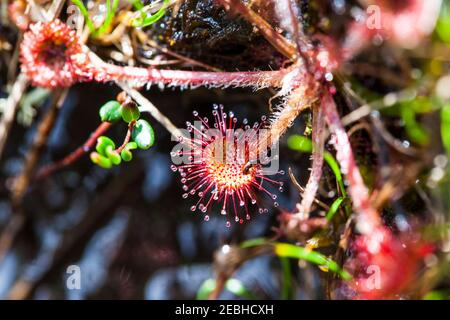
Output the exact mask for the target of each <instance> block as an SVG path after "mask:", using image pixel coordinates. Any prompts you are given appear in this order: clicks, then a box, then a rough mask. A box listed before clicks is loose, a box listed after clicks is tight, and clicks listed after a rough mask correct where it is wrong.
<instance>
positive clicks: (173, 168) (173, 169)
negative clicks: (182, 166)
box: [170, 164, 178, 172]
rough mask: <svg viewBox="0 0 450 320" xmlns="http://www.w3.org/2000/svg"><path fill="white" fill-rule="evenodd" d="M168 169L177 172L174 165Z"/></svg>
mask: <svg viewBox="0 0 450 320" xmlns="http://www.w3.org/2000/svg"><path fill="white" fill-rule="evenodd" d="M170 169H172V171H173V172H177V170H178V168H177V166H176V165H174V164H173V165H171V166H170Z"/></svg>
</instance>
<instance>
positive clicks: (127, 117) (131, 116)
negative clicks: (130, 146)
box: [120, 103, 141, 123]
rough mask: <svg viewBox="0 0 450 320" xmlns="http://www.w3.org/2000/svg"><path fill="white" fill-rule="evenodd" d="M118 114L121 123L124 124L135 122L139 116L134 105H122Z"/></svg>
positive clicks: (137, 109) (139, 113)
mask: <svg viewBox="0 0 450 320" xmlns="http://www.w3.org/2000/svg"><path fill="white" fill-rule="evenodd" d="M120 112H121V114H122V119H123V121H125V122H126V123H130V122H131V121H136V120H138V119H139V117H140V116H141V112H140V111H139V108H138V107H137V106H136V105H135V104H134V103H130V104H125V105H123V106H122V108H121V109H120Z"/></svg>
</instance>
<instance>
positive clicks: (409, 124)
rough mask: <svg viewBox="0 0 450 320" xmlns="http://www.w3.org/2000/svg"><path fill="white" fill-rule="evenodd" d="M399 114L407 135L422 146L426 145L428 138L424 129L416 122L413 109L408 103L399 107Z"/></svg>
mask: <svg viewBox="0 0 450 320" xmlns="http://www.w3.org/2000/svg"><path fill="white" fill-rule="evenodd" d="M401 115H402V120H403V122H404V123H405V129H406V133H407V134H408V136H409V137H410V138H411V139H412V140H413V141H414V142H416V143H418V144H420V145H422V146H424V145H428V144H429V142H430V138H429V136H428V133H427V132H426V131H425V129H424V128H423V127H422V126H421V125H420V124H419V123H418V122H417V120H416V112H415V110H414V109H413V108H412V107H410V106H409V105H404V106H402V108H401Z"/></svg>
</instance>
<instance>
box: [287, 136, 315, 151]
mask: <svg viewBox="0 0 450 320" xmlns="http://www.w3.org/2000/svg"><path fill="white" fill-rule="evenodd" d="M287 144H288V147H289V149H292V150H295V151H300V152H305V153H306V152H309V153H311V152H312V149H313V146H312V141H311V140H310V139H308V138H307V137H304V136H301V135H298V134H294V135H292V136H290V137H289V138H288V140H287Z"/></svg>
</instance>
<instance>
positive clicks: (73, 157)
mask: <svg viewBox="0 0 450 320" xmlns="http://www.w3.org/2000/svg"><path fill="white" fill-rule="evenodd" d="M111 125H112V124H111V123H110V122H102V124H100V126H98V127H97V129H96V130H95V131H94V132H93V133H92V134H91V135H90V137H89V139H87V140H86V142H85V143H84V144H83V145H82V146H80V147H78V148H77V149H76V150H75V151H74V152H72V153H71V154H69V155H68V156H66V157H65V158H63V159H62V160H60V161H57V162H54V163H51V164H48V165H46V166H44V167H42V168H41V169H40V170H39V171H38V173H37V174H36V176H35V178H34V179H35V180H40V179H45V178H47V177H48V176H50V175H52V174H53V173H54V172H56V171H58V170H60V169H62V168H64V167H67V166H69V165H71V164H72V163H74V162H75V161H77V160H78V159H79V158H81V157H82V156H83V155H84V154H86V153H87V152H89V151H90V150H91V149H92V148H93V147H94V145H95V143H96V142H97V138H98V137H100V136H101V135H103V134H104V133H105V132H106V131H107V130H108V129H109V128H110V127H111Z"/></svg>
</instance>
